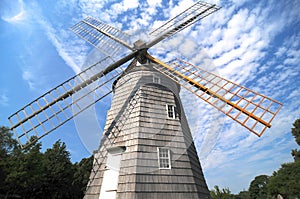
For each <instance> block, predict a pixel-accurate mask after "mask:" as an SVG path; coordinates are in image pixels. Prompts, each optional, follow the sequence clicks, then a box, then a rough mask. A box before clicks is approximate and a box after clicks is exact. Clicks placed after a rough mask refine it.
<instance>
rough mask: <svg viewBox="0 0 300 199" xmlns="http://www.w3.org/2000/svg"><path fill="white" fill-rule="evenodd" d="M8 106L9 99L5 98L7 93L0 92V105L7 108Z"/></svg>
mask: <svg viewBox="0 0 300 199" xmlns="http://www.w3.org/2000/svg"><path fill="white" fill-rule="evenodd" d="M8 104H9V97H8V96H7V92H0V105H1V106H8Z"/></svg>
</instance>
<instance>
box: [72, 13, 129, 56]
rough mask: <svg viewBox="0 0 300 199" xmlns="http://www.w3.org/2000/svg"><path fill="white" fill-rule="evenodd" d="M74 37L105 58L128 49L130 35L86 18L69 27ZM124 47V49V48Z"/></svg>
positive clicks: (93, 19)
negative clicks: (89, 45)
mask: <svg viewBox="0 0 300 199" xmlns="http://www.w3.org/2000/svg"><path fill="white" fill-rule="evenodd" d="M71 31H73V32H74V33H75V34H76V35H78V36H79V37H81V38H82V39H84V40H85V41H87V42H88V43H90V44H91V45H93V46H94V47H95V48H97V49H98V50H100V51H101V52H102V53H104V54H105V55H106V56H111V57H113V56H115V55H122V54H124V51H126V50H128V49H130V50H133V48H131V46H130V45H129V44H128V43H127V42H129V39H130V35H128V34H126V33H124V32H122V31H121V30H119V29H117V28H114V27H112V26H110V25H108V24H105V23H103V22H102V21H99V20H97V19H95V18H92V17H87V18H85V19H83V20H81V21H80V22H78V23H77V24H75V25H74V26H72V27H71ZM124 47H125V48H124Z"/></svg>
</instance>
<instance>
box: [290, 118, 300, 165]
mask: <svg viewBox="0 0 300 199" xmlns="http://www.w3.org/2000/svg"><path fill="white" fill-rule="evenodd" d="M293 126H294V127H293V128H292V134H293V136H294V138H295V141H296V143H297V144H298V145H299V146H300V119H297V120H296V121H295V122H294V124H293ZM292 156H293V157H294V160H295V161H298V160H300V150H298V149H293V150H292Z"/></svg>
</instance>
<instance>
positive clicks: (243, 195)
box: [235, 191, 251, 199]
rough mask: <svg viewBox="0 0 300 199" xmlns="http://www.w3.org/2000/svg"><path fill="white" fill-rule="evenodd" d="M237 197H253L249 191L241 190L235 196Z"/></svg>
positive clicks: (242, 198) (248, 198)
mask: <svg viewBox="0 0 300 199" xmlns="http://www.w3.org/2000/svg"><path fill="white" fill-rule="evenodd" d="M235 199H251V198H250V193H249V191H241V192H240V193H239V194H238V195H236V196H235Z"/></svg>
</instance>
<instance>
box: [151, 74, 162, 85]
mask: <svg viewBox="0 0 300 199" xmlns="http://www.w3.org/2000/svg"><path fill="white" fill-rule="evenodd" d="M156 80H157V81H156ZM153 83H155V84H160V77H159V76H157V75H153Z"/></svg>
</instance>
